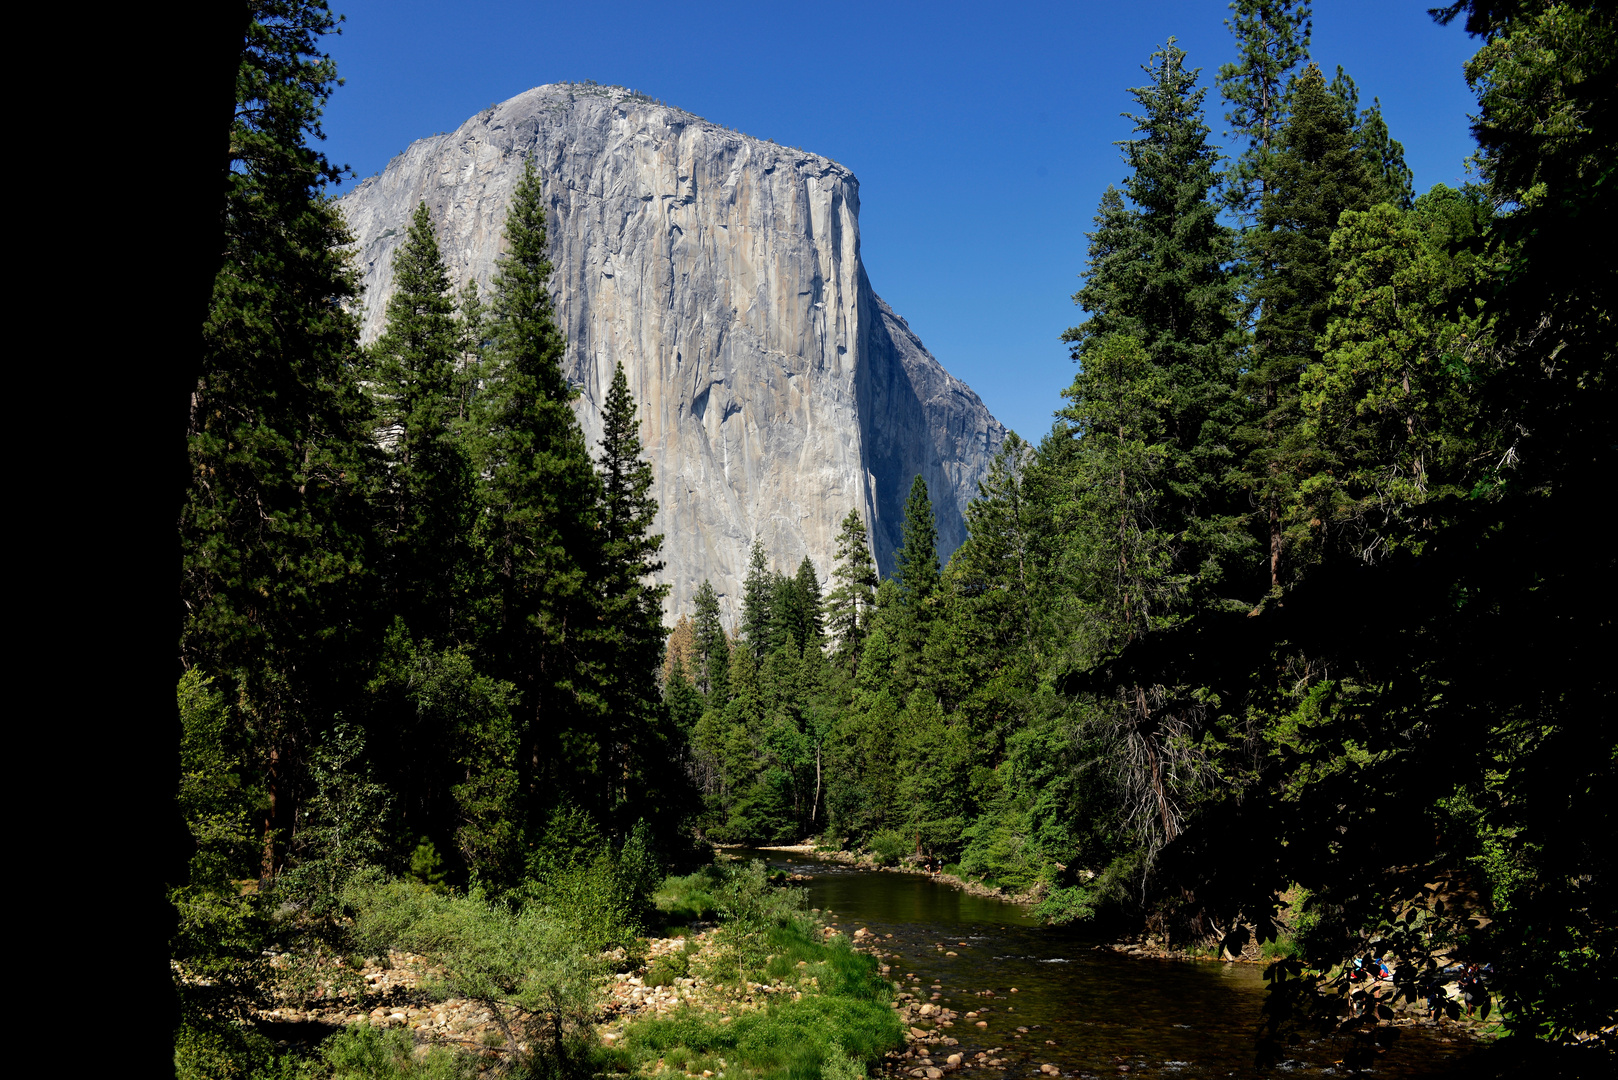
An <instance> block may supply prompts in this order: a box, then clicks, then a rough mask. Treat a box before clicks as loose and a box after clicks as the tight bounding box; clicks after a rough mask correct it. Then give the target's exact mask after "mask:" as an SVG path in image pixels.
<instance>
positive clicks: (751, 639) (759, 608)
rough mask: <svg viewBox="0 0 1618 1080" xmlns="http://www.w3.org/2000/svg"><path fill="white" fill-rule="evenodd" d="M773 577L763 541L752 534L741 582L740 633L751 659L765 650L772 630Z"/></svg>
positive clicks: (759, 656) (766, 650) (768, 645)
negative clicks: (751, 654) (752, 537)
mask: <svg viewBox="0 0 1618 1080" xmlns="http://www.w3.org/2000/svg"><path fill="white" fill-rule="evenodd" d="M774 606H775V581H774V579H773V578H772V577H771V575H770V561H769V558H768V557H767V556H766V555H765V554H764V542H763V541H762V540H759V539H758V538H756V537H755V538H754V540H753V547H752V550H751V551H749V552H748V556H747V579H746V580H745V581H744V582H742V637H743V638H744V639H745V640H746V641H747V646H748V648H749V649H751V650H752V652H753V657H754V658H755V659H762V658H763V656H764V655H765V653H766V652H768V651H769V648H770V644H771V636H772V634H773V633H774V621H775V612H774V610H773V608H774Z"/></svg>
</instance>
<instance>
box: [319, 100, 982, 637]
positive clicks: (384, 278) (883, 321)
mask: <svg viewBox="0 0 1618 1080" xmlns="http://www.w3.org/2000/svg"><path fill="white" fill-rule="evenodd" d="M525 160H532V161H534V162H535V164H536V166H537V168H538V170H539V172H540V174H541V175H542V176H543V177H544V180H545V196H544V198H545V209H546V214H547V219H548V226H549V229H548V235H549V241H550V255H551V261H552V263H553V264H554V266H555V267H556V271H555V275H554V277H553V278H552V293H553V298H554V301H555V304H556V311H557V314H558V317H559V320H560V322H561V324H562V327H563V330H564V332H565V333H566V335H567V340H568V345H567V354H566V357H565V359H564V361H563V363H564V368H565V370H566V373H567V376H568V378H569V379H570V380H572V382H573V383H574V385H576V386H577V387H578V389H579V391H580V396H579V399H578V406H577V407H578V413H579V418H580V420H581V422H582V424H583V426H584V429H585V432H586V434H587V436H588V437H589V438H590V440H591V443H592V446H593V445H594V443H595V441H596V440H597V439H599V437H600V434H601V406H602V403H603V401H604V400H605V397H606V393H607V389H608V387H609V386H610V385H611V381H612V376H613V370H614V367H615V365H616V364H618V363H620V362H621V363H622V364H623V366H624V370H625V372H626V374H627V376H628V379H629V387H630V390H631V392H632V393H633V394H634V395H635V398H636V400H637V401H638V402H639V403H640V406H641V414H640V415H641V438H642V440H643V442H644V444H645V447H646V451H647V456H648V457H649V459H650V460H651V462H652V469H653V477H654V481H653V488H652V494H653V495H654V496H655V497H656V499H657V501H658V505H659V508H660V509H659V514H658V518H657V523H656V528H657V530H658V531H660V532H662V533H663V534H664V536H665V542H664V548H663V556H664V558H665V560H666V561H667V564H668V565H667V569H666V571H665V572H664V573H663V574H662V575H661V576H662V578H663V580H665V581H667V582H668V583H669V584H670V585H671V586H672V589H671V592H670V594H669V597H668V600H667V607H666V613H675V612H681V611H687V610H689V608H690V600H691V596H692V594H693V593H694V592H695V590H696V587H697V586H698V585H699V584H700V583H701V582H702V580H703V579H704V578H708V579H711V580H712V581H713V584H714V588H715V589H716V590H717V591H718V593H719V596H720V603H721V606H722V608H723V609H724V611H725V613H726V614H727V616H729V618H730V619H731V621H732V622H734V620H735V617H736V614H737V612H738V610H739V604H740V595H741V580H742V578H743V577H744V576H745V575H746V572H747V556H748V550H749V547H750V546H751V544H752V542H753V539H754V538H755V537H757V538H759V539H760V540H762V541H763V544H764V547H765V549H766V551H767V552H768V553H769V555H770V557H771V558H772V560H773V561H774V563H775V565H776V566H778V567H780V568H782V569H783V570H784V571H785V572H787V573H791V571H792V568H793V567H794V566H796V565H797V563H798V562H799V561H800V560H801V559H802V558H803V556H804V555H805V554H807V555H808V556H809V557H810V558H811V559H812V560H813V561H814V564H815V568H816V571H817V572H818V573H819V575H820V577H821V579H822V580H824V579H826V578H827V576H828V575H829V574H830V572H831V569H832V565H833V558H834V545H835V541H836V535H837V531H838V527H839V524H840V523H841V521H842V519H843V517H844V515H846V514H847V513H848V511H849V510H850V509H857V510H859V512H860V514H861V516H862V517H863V518H864V520H865V522H866V524H867V526H868V528H869V529H870V533H871V540H872V547H873V550H874V552H875V555H876V559H877V563H878V566H879V569H880V570H881V571H882V572H883V573H887V572H890V571H891V570H892V569H893V558H894V551H895V549H896V548H897V546H898V544H899V539H900V535H899V531H900V523H901V521H902V518H903V504H904V500H905V497H906V495H907V494H908V493H909V490H910V485H911V481H912V480H913V479H914V477H915V476H916V475H917V474H920V475H921V476H922V477H923V478H924V479H925V480H926V482H927V487H928V489H929V492H930V494H931V496H932V499H933V505H934V508H935V510H936V514H937V521H938V551H939V555H940V557H941V558H947V557H948V556H949V554H950V553H951V552H952V551H954V549H955V548H956V547H957V546H959V545H960V543H961V541H962V540H963V539H964V538H965V525H964V519H963V511H964V510H965V507H966V504H967V502H968V501H969V500H971V499H972V498H973V497H975V496H976V494H977V483H978V481H979V480H980V479H982V478H983V477H984V475H985V474H986V472H987V468H988V464H989V460H990V458H991V457H992V455H993V454H994V453H995V451H996V450H998V449H999V447H1000V443H1001V441H1002V440H1003V439H1004V437H1005V434H1006V431H1005V428H1004V427H1003V426H1002V425H1001V424H1000V423H999V421H997V420H995V418H994V417H993V416H991V415H990V414H989V411H988V409H986V408H985V407H984V405H983V402H982V401H981V400H979V398H978V396H977V395H976V394H975V393H973V392H972V390H971V389H970V388H969V387H967V386H966V385H965V384H964V383H962V382H961V381H960V380H959V379H956V378H954V377H953V376H951V375H950V374H949V373H948V372H946V371H945V370H944V369H943V367H942V366H941V365H940V364H939V363H938V361H937V360H935V359H934V358H933V356H932V354H930V353H929V352H928V351H927V349H926V348H925V347H924V346H923V345H922V343H921V340H920V338H918V337H917V336H916V334H915V333H914V332H913V331H912V330H911V329H910V326H909V324H908V323H906V322H905V320H904V319H903V318H901V317H900V316H899V315H897V314H896V313H895V312H894V311H893V310H892V309H891V308H889V307H888V305H887V304H885V303H884V302H883V301H882V300H881V298H880V297H878V296H877V294H876V293H875V291H874V290H873V289H872V288H871V283H870V281H869V280H868V279H867V277H866V273H865V267H864V264H863V262H862V261H861V258H860V232H859V208H860V193H859V183H858V181H857V180H856V179H855V177H854V175H853V173H851V172H850V171H849V170H848V169H846V168H844V167H843V166H842V165H839V164H837V163H836V162H834V161H831V160H830V159H828V158H825V157H822V156H821V155H819V154H814V153H809V152H806V151H802V150H794V149H791V148H788V147H785V146H778V145H776V144H775V143H773V142H765V141H761V140H759V139H755V138H751V137H749V136H747V135H744V134H742V133H740V132H737V131H733V130H731V129H729V128H726V127H723V126H721V125H719V124H715V123H712V122H710V121H707V120H704V119H702V118H701V117H698V116H693V115H692V114H691V113H688V112H684V111H683V110H680V109H677V108H673V107H670V106H667V105H663V104H660V103H658V102H655V101H652V100H650V99H648V98H646V97H644V96H642V95H639V94H636V93H634V92H632V91H628V90H623V89H621V88H614V87H601V86H595V85H593V84H587V85H579V84H566V83H558V84H553V85H549V86H541V87H537V88H535V89H533V90H529V91H527V92H526V93H522V94H519V95H517V96H516V97H514V98H512V99H510V100H509V101H505V102H502V103H501V104H498V105H493V106H490V107H489V108H488V109H485V110H484V111H482V112H480V113H478V114H477V115H476V116H473V117H472V118H470V119H469V120H467V121H466V122H465V123H464V124H462V125H461V126H460V127H459V128H458V129H456V130H455V131H453V132H450V133H447V134H441V135H435V136H432V137H430V138H426V139H420V140H417V141H416V142H414V143H412V144H410V146H409V147H408V148H407V149H406V150H405V151H404V152H403V153H402V154H400V155H399V156H398V157H396V158H394V159H393V160H392V161H391V162H389V163H388V165H387V168H386V169H385V170H384V171H383V172H382V173H380V174H379V175H377V176H373V177H371V178H370V179H368V180H365V181H363V182H362V183H361V184H359V185H358V187H357V188H355V189H354V190H353V191H352V192H349V193H348V194H346V195H344V196H343V198H342V199H340V200H339V203H338V205H339V206H340V208H341V210H342V213H343V215H344V217H345V218H346V220H347V221H348V224H349V228H350V230H351V231H352V233H353V235H354V238H355V241H356V245H355V251H356V255H357V258H356V263H357V268H358V270H359V273H360V277H361V286H362V289H363V305H364V306H363V334H364V338H365V340H367V341H369V340H372V339H374V338H375V337H376V336H377V334H378V333H379V332H380V331H381V329H382V325H383V320H384V314H385V308H386V301H387V297H388V294H389V293H390V291H391V290H392V287H393V255H394V252H395V251H396V250H397V248H398V246H399V244H400V243H401V242H402V241H403V239H404V235H405V232H406V229H407V226H408V224H409V218H410V214H411V212H412V211H413V210H414V209H415V207H416V205H417V204H418V203H419V202H423V201H425V202H426V204H427V208H428V211H429V212H430V214H431V216H432V220H433V223H434V225H435V227H436V228H437V230H438V234H439V244H440V248H441V250H442V252H443V255H444V259H445V262H446V263H447V265H448V268H449V273H450V277H451V278H452V279H453V280H454V281H456V282H457V283H459V282H463V281H466V280H467V279H472V280H475V281H476V282H477V283H478V285H479V287H480V288H481V289H483V290H485V292H486V291H487V289H488V286H489V284H490V280H491V277H492V275H493V272H494V269H495V261H496V256H497V255H498V254H499V252H500V251H501V247H502V243H503V240H502V227H503V222H504V218H505V210H506V204H507V202H508V200H509V199H510V196H511V193H512V191H513V189H514V188H515V186H516V183H517V180H518V178H519V177H520V176H521V174H522V167H523V162H524V161H525Z"/></svg>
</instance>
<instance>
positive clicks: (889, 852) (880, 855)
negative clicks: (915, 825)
mask: <svg viewBox="0 0 1618 1080" xmlns="http://www.w3.org/2000/svg"><path fill="white" fill-rule="evenodd" d="M914 847H915V844H914V843H912V841H911V840H910V839H909V838H907V837H906V836H905V834H904V833H902V832H900V831H899V830H897V829H883V830H882V831H881V832H879V833H877V834H876V835H875V836H873V837H871V854H872V855H875V856H876V861H877V862H878V863H880V864H882V865H883V866H897V865H898V863H899V860H900V859H902V858H904V857H905V856H906V855H908V854H910V852H911V850H912V848H914Z"/></svg>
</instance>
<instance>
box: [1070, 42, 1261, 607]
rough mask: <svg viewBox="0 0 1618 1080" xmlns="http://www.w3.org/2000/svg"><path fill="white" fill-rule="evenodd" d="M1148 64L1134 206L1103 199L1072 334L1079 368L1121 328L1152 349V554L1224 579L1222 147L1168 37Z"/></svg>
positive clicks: (1237, 548) (1111, 194)
mask: <svg viewBox="0 0 1618 1080" xmlns="http://www.w3.org/2000/svg"><path fill="white" fill-rule="evenodd" d="M1143 70H1144V71H1145V72H1146V73H1147V75H1149V76H1150V82H1149V84H1148V85H1146V86H1141V87H1136V88H1135V89H1134V90H1132V91H1130V92H1131V94H1132V95H1133V96H1134V97H1135V100H1136V101H1137V102H1138V103H1139V106H1140V112H1139V113H1136V114H1129V115H1130V116H1131V118H1132V119H1133V120H1134V121H1135V125H1136V126H1135V130H1136V133H1137V134H1138V136H1139V137H1138V138H1134V139H1130V140H1127V141H1125V142H1123V143H1121V144H1120V145H1121V146H1123V147H1124V151H1125V153H1124V159H1125V161H1127V162H1128V163H1129V165H1130V169H1131V171H1130V173H1129V176H1128V178H1127V179H1126V180H1125V182H1124V189H1123V195H1126V196H1127V197H1128V203H1127V204H1126V203H1125V202H1124V200H1123V198H1122V196H1120V195H1119V194H1118V193H1117V192H1115V191H1112V190H1109V191H1108V193H1107V194H1106V195H1104V196H1103V198H1102V206H1101V209H1100V211H1099V213H1098V214H1097V217H1096V223H1097V229H1096V232H1095V233H1092V234H1091V244H1090V256H1091V263H1090V268H1089V274H1088V277H1087V279H1086V282H1085V286H1084V288H1083V289H1081V290H1080V291H1079V292H1078V293H1077V294H1076V295H1075V296H1074V300H1075V301H1076V302H1078V303H1079V304H1081V305H1082V306H1083V307H1084V308H1085V309H1086V312H1087V313H1088V314H1089V318H1088V319H1087V320H1086V321H1085V322H1084V323H1083V324H1082V325H1080V326H1078V327H1074V328H1073V329H1070V330H1069V331H1068V332H1067V333H1066V334H1065V335H1064V339H1065V340H1067V341H1070V342H1072V343H1073V356H1074V359H1075V360H1076V361H1078V362H1079V363H1080V364H1081V365H1083V364H1086V363H1088V362H1089V359H1088V358H1089V357H1090V355H1091V354H1092V353H1093V352H1096V351H1097V350H1107V349H1111V348H1112V345H1111V344H1109V343H1110V342H1111V341H1112V340H1113V338H1114V337H1116V336H1117V335H1127V336H1128V337H1130V338H1131V339H1132V340H1133V341H1135V342H1136V344H1137V346H1139V347H1143V348H1144V350H1145V353H1146V356H1147V359H1148V361H1149V370H1148V369H1147V368H1142V369H1141V370H1140V372H1139V374H1140V375H1141V377H1144V378H1149V379H1151V380H1152V381H1153V383H1154V385H1155V387H1156V389H1155V390H1154V391H1153V393H1154V394H1160V395H1162V396H1163V398H1164V400H1163V402H1162V404H1161V405H1160V406H1158V407H1157V413H1158V415H1159V417H1160V419H1161V421H1162V423H1163V424H1164V425H1165V430H1164V432H1163V434H1164V438H1162V439H1161V440H1155V439H1154V441H1160V442H1161V444H1162V446H1161V449H1162V451H1163V453H1164V456H1163V458H1162V459H1161V461H1160V463H1159V467H1158V468H1156V469H1155V470H1154V472H1155V479H1154V481H1153V484H1154V488H1153V491H1154V494H1153V504H1154V505H1153V509H1152V517H1153V520H1154V521H1155V523H1156V527H1155V529H1154V530H1152V534H1153V535H1156V536H1157V537H1158V538H1159V539H1161V540H1162V541H1163V542H1164V543H1165V544H1166V545H1167V547H1166V550H1165V551H1164V552H1162V553H1157V554H1153V555H1152V556H1151V557H1150V558H1151V560H1152V561H1153V562H1154V563H1156V562H1159V561H1161V560H1162V559H1167V560H1168V563H1169V564H1170V565H1173V566H1175V567H1176V568H1177V569H1178V570H1179V571H1180V574H1179V575H1178V576H1179V577H1180V579H1181V580H1182V582H1183V587H1185V588H1188V589H1193V590H1200V591H1206V590H1210V589H1213V588H1216V587H1218V586H1220V585H1222V584H1223V583H1224V578H1225V575H1226V567H1227V566H1229V565H1231V564H1233V563H1237V562H1238V559H1239V554H1240V552H1241V550H1242V548H1243V546H1244V545H1243V540H1242V533H1241V531H1240V529H1239V528H1238V527H1237V525H1236V523H1237V522H1238V521H1239V520H1240V518H1241V517H1242V513H1241V511H1242V507H1240V506H1239V505H1238V504H1237V503H1236V502H1235V501H1234V500H1233V499H1232V498H1231V496H1230V493H1229V489H1228V488H1227V487H1226V485H1225V484H1224V483H1223V479H1224V474H1225V473H1226V472H1228V470H1229V469H1230V467H1231V465H1232V458H1231V453H1230V449H1229V444H1230V433H1231V432H1232V431H1233V430H1234V429H1235V427H1236V426H1237V425H1238V424H1239V422H1240V419H1241V405H1240V402H1239V399H1238V398H1237V396H1236V392H1235V388H1236V380H1237V376H1236V355H1235V354H1236V349H1235V345H1236V325H1235V308H1236V294H1235V282H1234V279H1233V278H1232V276H1231V274H1230V273H1229V272H1228V270H1227V265H1228V264H1229V263H1230V262H1231V260H1232V259H1233V257H1234V247H1233V244H1232V237H1231V234H1230V231H1229V230H1228V229H1227V228H1226V227H1225V226H1223V225H1221V224H1220V223H1219V220H1218V215H1219V211H1218V207H1217V206H1216V205H1215V203H1214V199H1213V192H1214V188H1215V186H1216V184H1217V181H1218V174H1217V171H1216V170H1217V165H1218V153H1217V151H1215V149H1214V148H1213V147H1212V146H1211V145H1210V144H1209V141H1208V140H1209V132H1208V128H1207V125H1206V123H1205V122H1204V121H1203V118H1202V100H1203V96H1204V91H1202V90H1199V89H1197V87H1196V80H1197V74H1198V72H1197V71H1196V70H1195V69H1189V70H1188V69H1187V68H1186V67H1185V53H1184V51H1183V50H1181V49H1179V48H1178V47H1176V46H1175V44H1174V42H1173V40H1172V39H1170V41H1169V42H1168V44H1167V45H1165V46H1164V47H1163V48H1162V49H1160V50H1158V51H1157V52H1155V53H1153V54H1152V56H1151V58H1150V61H1149V62H1148V63H1147V64H1146V65H1145V67H1144V68H1143ZM1115 374H1116V373H1115V372H1114V373H1112V374H1110V375H1109V376H1108V378H1111V377H1113V375H1115ZM1073 434H1074V435H1076V436H1079V437H1081V438H1082V436H1083V434H1084V432H1083V429H1080V428H1075V429H1074V430H1073ZM1139 535H1145V534H1139Z"/></svg>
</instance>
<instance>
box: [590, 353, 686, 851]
mask: <svg viewBox="0 0 1618 1080" xmlns="http://www.w3.org/2000/svg"><path fill="white" fill-rule="evenodd" d="M635 412H636V407H635V399H634V398H633V397H632V396H630V393H629V379H628V377H627V376H626V375H625V374H624V366H623V365H622V364H619V365H618V366H617V368H616V369H615V371H614V372H613V377H612V387H611V388H610V389H609V390H608V392H607V400H606V403H605V405H604V406H603V408H602V411H601V426H602V435H601V456H600V458H599V459H598V462H599V465H600V475H601V506H600V509H599V511H598V514H597V516H598V520H599V521H600V545H601V551H600V555H599V560H600V561H599V566H598V569H597V572H596V582H597V588H598V589H599V590H600V598H599V601H598V603H599V605H600V613H601V614H600V618H601V619H602V628H601V642H600V644H601V647H602V648H603V650H604V657H603V660H602V663H601V668H600V670H601V675H602V679H603V683H604V690H603V692H604V698H605V706H606V710H607V724H608V727H609V729H610V730H609V731H608V732H607V733H606V735H605V738H606V740H607V748H608V755H609V758H610V760H609V762H608V763H607V766H606V767H607V769H608V774H609V775H610V776H612V777H614V778H616V779H615V781H614V782H615V783H617V784H618V785H619V793H618V797H617V799H616V801H615V805H617V806H618V807H620V810H621V812H620V814H619V816H623V815H625V814H627V815H629V816H628V817H626V818H625V820H623V821H621V822H619V823H618V824H619V825H620V826H621V828H620V829H619V830H618V831H620V832H624V831H627V829H628V828H629V827H630V826H632V825H633V824H634V820H635V819H637V818H638V817H639V815H638V814H637V813H635V812H634V810H633V809H631V808H630V803H631V802H632V801H633V800H632V799H631V795H630V792H629V790H628V789H627V787H625V785H627V784H628V783H629V782H630V780H631V777H632V776H633V777H636V778H638V780H639V781H640V782H639V783H638V787H639V789H640V790H642V791H646V790H648V789H650V788H651V787H652V786H653V780H652V777H650V776H649V775H646V774H648V773H649V772H653V771H657V770H660V769H662V768H664V767H666V765H667V761H668V759H667V755H666V753H654V752H653V750H654V747H657V746H659V745H661V744H662V743H663V742H664V739H662V738H659V737H658V736H657V734H656V732H657V728H658V726H659V725H658V719H659V714H658V706H659V703H660V700H661V698H660V695H659V693H658V690H657V674H658V670H659V669H660V668H661V666H662V663H663V647H664V637H665V634H664V631H663V598H664V597H665V596H667V595H668V591H669V587H668V586H667V585H660V584H657V583H655V582H653V581H651V580H650V578H651V576H652V575H653V574H656V573H657V572H658V571H659V570H661V569H663V561H662V560H661V559H659V558H658V557H657V553H658V552H659V551H660V550H661V549H662V547H663V536H662V534H661V533H654V532H652V525H653V522H654V521H655V520H656V518H657V501H656V500H655V499H653V498H652V495H651V490H652V466H651V463H650V462H648V461H646V459H645V458H644V457H642V456H641V442H640V433H639V429H640V421H639V419H637V417H636V415H635Z"/></svg>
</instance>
